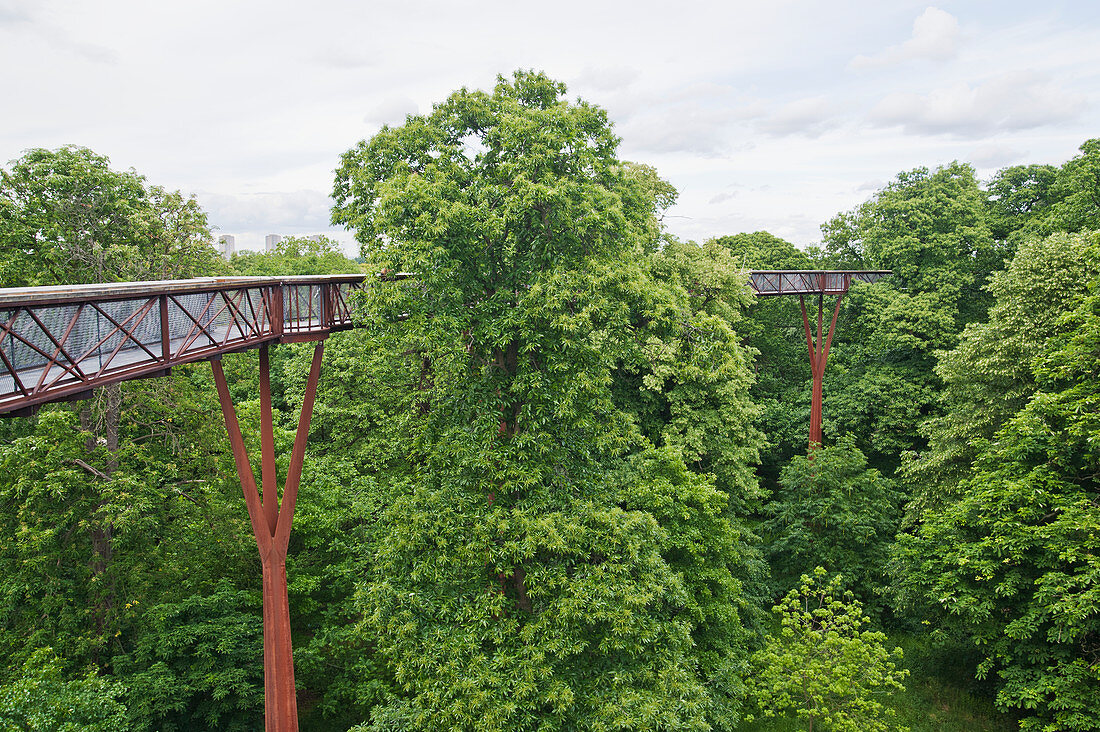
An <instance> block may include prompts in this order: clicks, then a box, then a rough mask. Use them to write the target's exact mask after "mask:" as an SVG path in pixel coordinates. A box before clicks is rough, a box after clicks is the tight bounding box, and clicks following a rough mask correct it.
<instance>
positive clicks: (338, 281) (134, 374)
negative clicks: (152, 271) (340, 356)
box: [0, 274, 365, 413]
mask: <svg viewBox="0 0 1100 732" xmlns="http://www.w3.org/2000/svg"><path fill="white" fill-rule="evenodd" d="M364 278H365V275H361V274H359V275H319V276H310V277H226V278H219V279H214V278H205V279H194V280H168V281H163V282H124V283H119V284H106V285H71V286H65V287H25V288H10V289H0V413H3V412H13V411H19V410H27V409H33V408H35V407H36V406H37V405H39V404H42V403H44V402H51V401H62V400H66V399H74V398H81V397H83V396H85V395H86V392H88V391H89V390H91V389H92V388H94V387H97V386H103V385H105V384H111V383H114V382H118V381H125V380H128V379H136V378H143V377H149V376H160V375H163V374H165V373H167V371H168V369H170V368H171V367H173V366H177V365H180V364H184V363H190V362H192V361H199V360H203V359H210V358H213V357H216V356H219V355H221V354H223V353H230V352H233V351H238V350H242V349H246V348H256V347H258V346H260V345H262V344H264V343H270V342H281V343H287V342H298V341H313V340H320V339H323V338H325V337H326V336H328V334H329V333H332V332H334V331H339V330H344V329H347V328H351V327H352V321H351V309H350V307H349V305H348V294H349V292H350V291H351V290H352V289H353V288H356V287H360V286H361V285H362V282H363V280H364Z"/></svg>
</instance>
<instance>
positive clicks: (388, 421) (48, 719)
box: [0, 72, 1100, 730]
mask: <svg viewBox="0 0 1100 732" xmlns="http://www.w3.org/2000/svg"><path fill="white" fill-rule="evenodd" d="M617 146H618V140H617V138H616V137H615V136H614V134H613V131H612V126H611V124H610V122H609V120H608V119H607V115H606V114H605V113H604V112H603V111H602V110H601V109H600V108H599V107H596V106H592V105H589V104H587V103H584V102H580V101H577V102H570V101H568V100H567V98H566V90H565V89H564V87H563V86H562V85H560V84H558V83H556V82H554V81H552V80H550V79H548V78H547V77H545V76H543V75H541V74H535V73H530V72H519V73H517V74H515V75H514V76H513V77H512V78H510V79H503V78H502V79H500V81H499V83H498V85H497V87H496V89H494V90H493V91H492V92H478V91H469V90H466V89H463V90H460V91H458V92H455V93H454V94H453V95H452V96H451V97H450V98H448V99H447V100H446V101H445V102H443V103H441V104H439V105H437V106H436V107H435V109H434V110H433V112H432V113H431V114H427V115H423V116H410V117H409V118H407V120H406V122H405V124H404V125H402V126H399V127H393V128H384V129H383V130H382V131H381V132H379V133H378V134H377V135H375V136H374V137H372V138H371V139H370V140H366V141H363V142H362V143H360V144H359V145H357V146H356V147H355V148H353V149H351V150H349V151H348V152H347V153H345V155H344V156H343V158H342V160H341V163H340V166H339V167H338V169H337V172H336V180H335V184H334V192H333V199H334V208H333V221H334V223H337V224H342V225H344V226H347V227H348V228H349V229H350V230H352V231H354V232H355V234H356V237H357V239H358V240H359V241H360V242H361V245H362V255H363V256H362V257H361V258H360V259H361V261H360V262H353V261H350V260H348V259H347V258H345V257H344V256H343V255H342V254H340V253H339V250H338V248H337V247H336V246H335V245H333V244H332V243H331V242H324V241H322V242H307V241H302V240H295V239H292V240H289V241H287V242H284V244H283V245H281V247H280V249H279V250H278V251H277V252H274V253H271V254H248V255H243V256H238V257H235V258H234V259H233V260H232V261H230V262H229V263H225V262H223V261H221V260H220V259H219V258H218V257H217V256H216V253H215V251H214V249H213V248H212V246H211V234H210V230H209V227H208V225H207V222H206V218H205V215H204V213H203V212H202V211H201V210H200V209H199V207H198V205H197V203H196V202H195V201H194V200H193V199H192V200H188V199H186V198H184V197H183V196H181V195H179V194H178V193H174V192H170V191H166V190H164V189H162V188H160V187H158V186H155V185H151V184H149V183H148V182H147V181H146V180H145V179H144V178H143V177H142V176H140V175H139V174H137V173H136V172H134V171H126V172H119V171H115V170H112V169H111V168H110V165H109V161H107V160H106V159H105V158H102V157H100V156H97V155H96V154H95V153H93V152H91V151H89V150H86V149H82V148H78V147H66V148H61V149H58V150H54V151H47V150H32V151H28V152H27V153H26V154H25V155H24V156H23V157H22V158H20V159H19V160H16V161H13V162H12V163H10V164H9V167H8V168H7V169H5V170H3V172H2V177H0V284H2V285H3V286H8V287H10V286H21V285H44V284H62V283H79V282H112V281H126V280H135V279H160V278H174V277H190V276H199V275H211V274H218V275H224V274H249V275H285V274H319V273H329V272H349V271H366V272H368V273H372V274H373V273H378V272H380V271H382V270H384V269H400V270H404V271H412V272H416V273H417V277H416V278H414V279H412V280H406V281H403V282H402V283H393V282H383V281H381V280H379V281H377V282H375V281H373V280H371V281H369V283H368V286H367V287H366V289H365V291H364V293H363V295H362V296H361V298H360V299H359V300H358V302H357V304H356V307H357V318H358V322H359V323H360V325H361V327H359V328H357V329H355V330H353V331H350V332H347V333H344V334H340V335H338V336H335V337H333V338H331V339H330V340H329V342H328V344H327V346H326V353H325V363H324V367H323V370H322V377H321V384H320V388H319V391H318V397H317V408H316V414H315V418H314V425H313V429H312V432H311V447H310V453H309V457H308V459H307V461H306V466H305V473H304V474H303V479H302V493H301V495H302V499H301V500H300V501H299V508H298V516H297V518H296V521H295V531H294V534H293V537H292V540H291V547H290V557H289V559H288V574H289V576H290V582H291V585H290V602H291V619H292V622H293V624H294V628H293V632H294V638H295V666H296V676H297V682H298V693H299V706H300V709H301V714H302V727H303V728H304V729H319V730H327V729H333V730H346V729H349V728H358V729H369V730H386V729H417V728H437V729H438V728H441V729H501V730H520V729H536V728H538V729H605V730H613V729H697V730H705V729H739V728H747V726H749V725H755V724H759V723H760V722H759V718H761V717H766V716H768V715H769V714H775V713H778V714H782V713H784V712H785V711H788V710H789V711H790V713H791V714H792V715H795V716H800V717H803V718H806V719H815V720H819V721H820V722H821V723H824V724H825V725H826V726H828V725H830V724H831V725H832V727H833V728H835V729H873V728H875V727H876V726H877V725H881V726H882V727H883V728H886V727H887V726H891V725H893V726H896V725H897V724H899V722H897V721H896V720H891V719H889V718H888V717H887V716H886V713H885V711H884V710H883V708H882V707H881V706H879V705H878V702H877V701H876V699H881V695H880V696H878V697H876V696H875V694H874V692H875V691H876V688H868V689H863V688H861V687H860V683H859V681H858V679H857V678H856V677H853V676H852V675H851V674H850V673H849V675H847V676H845V669H849V670H850V668H851V667H852V666H853V663H855V665H856V667H858V668H860V669H863V670H864V671H865V674H866V675H867V676H874V675H875V674H870V673H866V670H867V669H877V670H878V676H877V682H878V687H877V688H878V690H882V691H884V690H888V689H890V688H896V687H897V686H899V685H900V684H902V683H904V679H903V676H904V674H902V673H901V672H900V667H899V664H901V663H907V664H909V666H910V668H911V670H913V671H914V680H915V677H916V676H917V675H918V674H923V677H925V678H931V679H940V680H941V681H943V682H944V683H950V684H953V685H955V686H962V687H963V688H964V691H965V692H966V693H967V694H969V695H971V696H968V697H967V698H968V699H971V698H972V699H974V700H976V701H975V703H978V701H977V700H980V699H982V698H987V699H991V700H992V701H993V702H994V703H995V705H996V706H997V707H998V708H999V709H1000V710H1001V711H1003V712H1006V713H1007V714H1008V718H1007V721H1005V720H1001V721H1000V722H998V723H1005V724H1010V725H1016V724H1019V725H1020V726H1021V727H1022V728H1025V729H1052V730H1055V729H1069V730H1087V729H1097V728H1100V711H1098V710H1100V704H1098V703H1097V700H1098V699H1100V609H1098V607H1100V606H1098V600H1100V583H1098V579H1100V575H1098V572H1100V562H1098V560H1097V545H1098V542H1100V538H1098V536H1097V534H1098V529H1100V508H1098V505H1097V475H1098V474H1100V469H1098V458H1100V456H1098V453H1097V446H1098V445H1100V418H1098V416H1097V415H1098V414H1100V409H1098V398H1100V386H1097V384H1098V380H1097V377H1098V376H1100V374H1098V373H1097V371H1098V369H1100V291H1098V289H1097V288H1098V287H1100V237H1098V235H1097V233H1096V230H1097V228H1098V227H1100V140H1089V141H1086V142H1084V144H1083V145H1082V146H1081V149H1080V154H1079V155H1078V156H1077V157H1075V158H1073V159H1072V160H1070V161H1068V162H1066V163H1065V164H1063V165H1061V166H1053V165H1031V166H1016V167H1012V168H1006V169H1004V170H1002V171H1000V172H999V173H998V174H997V175H996V176H994V177H993V178H992V179H991V180H989V181H985V182H981V181H978V180H977V179H976V178H975V175H974V171H973V169H972V168H971V167H970V166H968V165H966V164H965V163H959V162H954V163H950V164H947V165H943V166H940V167H937V168H934V169H925V168H920V169H915V170H911V171H906V172H903V173H900V174H899V175H898V176H897V178H896V179H895V180H894V181H892V182H891V183H889V184H888V185H886V186H885V187H883V188H882V189H881V190H879V191H878V192H877V193H875V194H874V195H873V196H872V197H871V198H870V199H869V200H868V201H867V202H866V203H864V204H862V205H861V206H859V207H857V208H856V209H854V210H852V211H848V212H842V213H839V214H838V215H837V216H836V217H835V218H833V219H832V220H830V221H828V222H826V223H825V224H823V226H822V232H823V243H822V246H821V247H820V248H814V249H811V250H808V251H807V250H800V249H798V248H797V247H795V246H794V245H792V244H790V243H789V242H786V241H783V240H781V239H778V238H776V237H774V236H771V235H770V234H767V233H765V232H757V233H755V234H739V235H734V236H727V237H719V238H716V239H713V240H710V241H707V242H703V243H701V244H697V243H694V242H682V241H677V240H675V239H674V238H672V237H670V236H669V235H668V234H667V233H666V232H665V231H664V230H663V227H662V225H661V215H662V212H663V211H664V210H665V209H666V208H667V207H668V206H669V205H670V204H671V203H672V202H673V201H674V200H675V195H676V192H675V191H674V190H673V189H672V188H671V187H670V186H669V185H668V184H667V183H665V182H664V181H662V180H661V179H660V177H659V175H658V173H657V171H654V170H652V169H650V168H648V167H646V166H641V165H636V164H631V163H629V162H627V161H622V160H619V159H618V157H617ZM754 268H756V269H772V268H775V269H832V268H838V269H840V268H844V269H847V268H853V269H891V270H893V273H894V274H893V275H892V276H891V277H890V278H888V279H886V280H883V281H882V282H880V283H878V284H876V285H873V286H859V285H857V286H855V287H853V290H852V292H851V293H850V294H849V295H848V296H847V297H846V298H845V300H844V304H843V305H842V308H841V311H840V312H841V314H840V318H839V322H838V334H837V337H836V340H835V342H834V345H833V350H832V355H831V358H830V362H829V368H828V372H827V375H826V379H825V422H824V428H825V432H824V445H823V446H820V447H817V448H816V449H813V450H811V451H810V453H807V451H806V445H805V435H806V431H807V424H808V419H809V389H810V381H809V369H808V368H807V366H806V344H805V340H804V339H803V336H802V331H801V315H800V313H799V312H798V307H797V304H795V303H793V302H789V301H786V300H784V299H773V300H766V301H764V300H762V301H759V302H753V301H752V298H751V297H750V295H749V293H748V291H747V288H746V287H745V284H744V282H745V273H744V271H745V270H746V269H754ZM308 358H309V354H307V353H306V352H304V351H302V350H300V349H299V348H298V347H295V346H291V345H286V346H280V347H279V348H277V349H275V350H274V351H273V357H272V360H273V364H272V369H273V382H274V383H273V390H274V399H275V406H276V409H277V413H278V415H279V417H278V425H277V427H278V429H277V442H278V443H279V444H280V446H281V449H280V452H282V453H287V452H289V449H282V448H288V447H289V444H290V442H291V441H292V439H293V438H292V429H293V426H294V424H295V422H296V411H297V410H296V407H297V405H298V404H299V403H300V401H301V395H302V391H303V385H304V375H305V372H306V370H307V369H306V367H305V364H306V363H307V362H308ZM225 368H226V372H227V374H228V375H229V378H230V383H231V386H232V389H233V396H234V399H235V401H236V402H237V404H238V405H239V412H240V413H241V419H242V424H243V425H245V426H247V425H249V424H253V425H254V426H255V425H258V420H259V405H258V397H257V389H256V388H255V385H256V382H257V379H258V375H257V370H256V364H255V361H254V356H250V355H248V354H244V355H240V356H237V357H233V358H228V357H227V358H226V361H225ZM0 432H2V435H0V445H2V446H0V531H2V532H3V535H4V537H5V539H6V540H5V542H3V544H2V545H0V658H2V659H4V662H3V668H0V725H6V727H5V729H8V728H10V729H27V728H30V729H66V728H68V729H104V730H113V729H135V730H145V729H149V730H174V729H175V730H188V729H226V730H234V729H240V730H251V729H256V728H258V727H259V725H260V721H259V720H260V719H261V717H262V709H263V699H262V695H263V682H262V668H261V664H260V659H261V658H262V652H261V631H262V624H261V622H260V588H259V586H258V585H259V583H258V580H257V578H258V576H259V572H258V568H259V564H258V557H257V556H256V552H255V549H254V547H253V545H252V544H251V532H250V530H249V527H248V524H247V520H246V514H245V513H244V511H243V507H242V505H241V503H242V502H241V497H240V493H239V491H240V489H239V486H238V484H237V482H236V476H235V470H234V467H233V463H232V456H231V454H230V452H229V449H228V441H227V439H226V437H225V432H224V425H223V424H222V423H221V421H220V418H219V416H218V409H217V407H216V404H215V397H214V389H213V383H212V379H211V378H210V373H209V369H208V367H207V366H205V364H197V365H193V366H188V367H183V368H179V369H175V370H174V371H173V373H172V375H171V376H170V377H167V378H163V379H157V380H152V381H143V382H137V383H132V384H124V385H122V386H120V387H109V388H105V389H101V390H99V391H98V392H97V394H96V396H95V398H94V399H93V400H91V401H90V402H89V403H84V404H79V405H77V406H51V407H48V408H46V409H43V410H42V411H41V412H40V413H39V414H38V415H37V416H36V417H34V418H31V419H11V420H5V421H4V422H3V423H0ZM246 432H247V428H246ZM251 432H252V434H253V435H255V434H258V430H257V429H252V430H251ZM252 447H253V451H255V445H252ZM282 470H284V471H285V466H282ZM817 568H820V570H819V571H817ZM811 598H817V599H818V602H819V605H820V607H819V612H817V613H816V614H811V615H810V616H809V619H805V618H803V616H801V615H800V611H799V608H802V610H806V608H808V607H809V603H810V601H811ZM773 607H774V610H775V612H774V613H773V612H769V611H770V610H772V608H773ZM826 620H828V621H829V622H826ZM833 621H836V622H835V623H834V622H833ZM830 623H832V624H830ZM830 629H831V630H830ZM873 629H881V630H885V631H886V632H887V633H889V634H890V636H891V637H892V638H895V639H905V641H904V643H903V644H908V645H909V646H911V648H913V649H916V653H915V654H914V653H912V652H911V653H910V654H909V656H910V657H909V658H908V659H906V660H905V661H904V662H903V661H900V660H899V659H898V656H897V654H892V653H891V652H890V649H891V648H892V646H893V643H885V644H884V637H883V636H882V635H881V634H877V633H875V632H874V630H873ZM815 633H816V634H817V635H815ZM830 633H831V635H830ZM841 641H844V642H843V643H842V642H841ZM826 649H830V650H836V651H837V655H835V656H831V657H830V656H828V654H824V655H826V657H827V658H828V660H827V662H826V663H825V664H824V665H822V666H819V667H817V669H818V670H817V671H816V672H815V673H814V674H812V675H811V677H813V678H818V679H825V680H827V681H829V682H830V683H831V684H832V688H831V689H826V690H824V691H820V690H817V689H815V688H814V687H813V683H814V682H813V678H802V679H801V680H800V681H798V682H797V683H796V684H795V687H797V688H794V689H791V688H788V687H789V686H790V682H791V679H792V678H795V677H796V676H797V674H795V673H794V672H793V670H792V672H791V673H787V674H779V675H776V674H772V673H770V672H771V671H774V670H775V669H781V668H787V666H785V665H784V664H793V665H791V666H790V668H792V669H801V670H806V669H810V668H814V667H813V666H812V663H811V661H812V660H813V659H814V658H819V657H821V656H822V655H823V654H822V651H823V650H826ZM800 654H801V655H800ZM918 667H919V668H918ZM65 725H69V726H68V727H66V726H65Z"/></svg>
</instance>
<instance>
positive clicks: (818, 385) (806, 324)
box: [749, 270, 890, 450]
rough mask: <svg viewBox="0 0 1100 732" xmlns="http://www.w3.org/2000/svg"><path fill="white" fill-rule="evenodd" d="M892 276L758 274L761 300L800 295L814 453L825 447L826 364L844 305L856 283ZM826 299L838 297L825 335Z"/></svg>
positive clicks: (754, 277) (753, 278) (752, 282)
mask: <svg viewBox="0 0 1100 732" xmlns="http://www.w3.org/2000/svg"><path fill="white" fill-rule="evenodd" d="M889 274H890V270H754V271H753V272H752V274H751V275H750V278H749V287H750V288H752V291H753V292H754V293H756V295H758V296H759V297H777V296H780V295H798V304H799V306H800V307H801V309H802V327H803V329H804V331H805V333H806V346H807V347H808V348H809V351H810V373H811V375H812V376H813V391H812V395H811V397H810V449H811V450H813V449H814V447H815V446H820V445H821V411H822V405H821V401H822V386H823V384H824V381H825V364H826V363H827V362H828V360H829V348H830V347H831V346H832V345H833V334H834V333H835V332H836V319H837V316H838V315H839V314H840V303H841V301H842V300H843V299H844V295H845V294H846V293H847V292H848V289H849V288H850V287H851V286H852V282H877V281H879V280H880V279H882V278H883V277H886V276H887V275H889ZM807 295H810V296H813V295H817V335H816V337H815V335H814V332H813V330H812V329H811V327H810V318H809V316H808V315H807V313H806V296H807ZM826 295H836V305H835V307H834V308H833V317H832V320H830V321H829V330H828V331H827V332H824V333H823V332H822V325H823V322H824V301H825V296H826Z"/></svg>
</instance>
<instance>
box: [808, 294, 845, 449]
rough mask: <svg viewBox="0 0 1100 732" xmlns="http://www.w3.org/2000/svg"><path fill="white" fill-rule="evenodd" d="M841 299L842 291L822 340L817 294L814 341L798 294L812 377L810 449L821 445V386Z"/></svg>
mask: <svg viewBox="0 0 1100 732" xmlns="http://www.w3.org/2000/svg"><path fill="white" fill-rule="evenodd" d="M843 299H844V294H843V293H841V294H840V295H839V296H837V299H836V308H834V309H833V320H832V322H831V323H829V333H828V335H826V336H825V340H824V342H822V339H821V335H822V333H821V324H822V310H823V300H824V296H823V295H818V296H817V339H816V341H815V339H814V337H813V333H812V332H811V331H810V319H809V318H808V317H807V316H806V300H805V298H804V297H803V296H802V295H799V296H798V304H799V305H800V306H801V307H802V326H803V328H805V330H806V346H807V347H809V349H810V370H811V372H812V373H813V377H814V388H813V396H812V397H811V399H810V450H814V449H815V447H820V446H821V387H822V382H823V381H824V379H825V364H826V363H827V362H828V360H829V347H830V346H832V345H833V332H834V331H835V330H836V316H837V315H838V314H839V313H840V301H841V300H843Z"/></svg>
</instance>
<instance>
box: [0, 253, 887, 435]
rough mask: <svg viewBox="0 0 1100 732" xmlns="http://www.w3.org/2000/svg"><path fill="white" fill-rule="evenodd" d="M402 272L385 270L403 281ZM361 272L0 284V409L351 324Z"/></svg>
mask: <svg viewBox="0 0 1100 732" xmlns="http://www.w3.org/2000/svg"><path fill="white" fill-rule="evenodd" d="M887 274H889V272H886V271H822V270H755V271H753V272H751V273H750V277H749V283H748V284H749V287H750V288H751V289H752V291H753V292H754V293H755V294H756V295H757V296H760V297H771V296H778V295H840V294H843V293H845V292H847V291H848V288H849V287H850V286H851V283H852V282H853V281H862V282H875V281H876V280H878V279H880V278H881V277H884V276H886V275H887ZM408 276H409V275H407V274H400V273H397V274H391V275H388V277H389V278H392V279H403V278H405V277H408ZM366 277H367V275H364V274H347V275H318V276H306V277H224V278H203V279H193V280H167V281H160V282H122V283H114V284H102V285H68V286H57V287H18V288H8V289H0V414H9V415H12V416H16V415H29V414H31V413H33V411H34V410H35V409H37V408H38V406H39V405H41V404H44V403H46V402H53V401H67V400H72V399H79V398H83V397H86V396H88V394H89V393H90V391H91V389H93V388H95V387H97V386H104V385H106V384H112V383H116V382H119V381H127V380H130V379H140V378H148V377H153V376H161V375H164V374H166V373H168V370H169V369H171V368H172V367H173V366H178V365H180V364H185V363H190V362H192V361H201V360H209V359H213V358H216V357H219V356H221V355H222V354H224V353H232V352H234V351H240V350H244V349H249V348H258V347H259V346H261V345H263V344H270V343H291V342H301V341H315V340H322V339H324V338H326V337H327V336H328V335H329V334H330V333H334V332H337V331H341V330H346V329H348V328H352V327H354V324H353V323H352V314H351V309H350V307H349V304H348V294H349V293H350V292H351V290H353V289H355V288H358V287H362V284H363V281H364V280H365V279H366Z"/></svg>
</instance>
